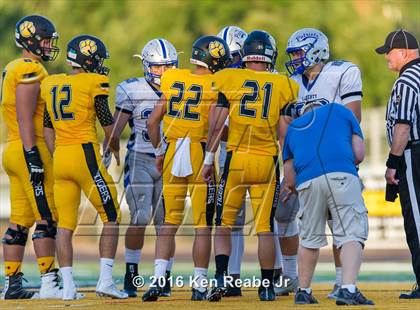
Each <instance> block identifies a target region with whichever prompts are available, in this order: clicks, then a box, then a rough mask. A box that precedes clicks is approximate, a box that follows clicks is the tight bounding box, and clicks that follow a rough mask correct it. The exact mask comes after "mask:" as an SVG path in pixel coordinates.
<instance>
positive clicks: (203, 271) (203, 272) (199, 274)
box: [193, 267, 207, 293]
mask: <svg viewBox="0 0 420 310" xmlns="http://www.w3.org/2000/svg"><path fill="white" fill-rule="evenodd" d="M194 278H195V279H196V280H197V281H196V282H197V284H198V285H196V283H193V284H194V285H193V287H194V288H195V289H196V290H198V291H200V292H201V293H203V292H204V291H205V290H206V286H205V285H204V284H205V282H202V281H203V280H204V281H205V280H207V268H200V267H196V268H194Z"/></svg>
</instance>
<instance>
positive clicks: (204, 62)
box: [143, 36, 230, 301]
mask: <svg viewBox="0 0 420 310" xmlns="http://www.w3.org/2000/svg"><path fill="white" fill-rule="evenodd" d="M190 61H191V63H192V64H194V65H196V67H195V69H194V71H193V72H191V71H190V70H185V69H169V70H167V71H166V72H165V73H164V74H163V75H162V79H161V89H162V93H163V95H162V98H161V99H160V100H159V102H158V104H157V105H156V107H155V109H154V110H153V112H152V114H151V115H150V117H149V120H148V129H149V136H150V139H151V141H152V144H153V146H154V147H155V148H156V150H155V154H156V167H157V169H158V170H159V171H161V172H162V173H163V198H164V206H165V222H164V223H163V225H162V226H161V227H160V229H159V234H158V238H157V240H156V254H155V257H156V259H155V283H152V285H151V287H150V288H149V290H148V291H147V292H146V293H145V294H144V295H143V301H155V300H157V298H158V296H159V293H160V286H161V285H160V284H161V281H160V280H161V279H164V278H165V271H166V269H167V264H168V260H169V258H170V257H171V255H172V249H173V246H174V238H175V234H176V232H177V230H178V227H179V226H180V225H181V223H182V220H183V213H184V204H185V198H186V196H187V193H188V192H189V193H190V196H191V208H192V213H193V220H194V226H195V239H194V244H193V249H192V252H193V260H194V266H195V270H194V279H195V280H196V281H194V283H193V287H192V297H191V300H193V301H197V300H205V299H206V292H207V288H206V285H205V283H204V281H206V280H207V269H208V265H209V260H210V252H211V227H212V225H213V215H214V198H215V184H214V183H215V179H213V180H212V182H209V184H206V183H205V182H203V180H202V179H201V168H202V165H203V160H204V151H205V147H206V138H207V129H208V123H209V118H211V117H212V115H213V110H214V108H215V103H216V100H217V94H216V93H215V92H214V91H213V90H212V84H213V73H215V72H218V71H219V70H221V69H223V68H225V67H226V65H227V64H228V63H229V62H230V52H229V47H228V46H227V44H226V42H225V41H224V40H222V39H220V38H218V37H215V36H204V37H201V38H199V39H198V40H196V41H195V42H194V44H193V48H192V56H191V59H190ZM162 120H163V134H164V136H165V139H166V142H167V147H166V150H165V147H164V145H163V144H162V140H161V134H160V122H161V121H162Z"/></svg>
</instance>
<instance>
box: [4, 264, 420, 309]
mask: <svg viewBox="0 0 420 310" xmlns="http://www.w3.org/2000/svg"><path fill="white" fill-rule="evenodd" d="M98 265H99V264H98V263H97V262H95V261H89V262H86V261H84V262H81V261H78V262H75V264H74V270H75V279H76V285H77V286H78V287H79V291H80V292H83V293H85V294H86V298H85V299H83V300H78V301H71V302H64V301H60V300H31V301H28V300H26V301H4V300H2V301H0V310H1V309H50V308H52V309H60V308H68V307H75V308H81V309H97V310H99V309H100V310H103V309H111V308H112V309H133V308H137V307H141V308H144V309H151V308H153V309H167V308H170V309H186V308H191V307H198V308H200V309H214V308H225V309H257V308H258V309H259V310H260V309H274V308H281V309H291V308H295V307H297V306H296V305H295V304H294V299H293V295H290V296H287V297H278V298H277V300H276V301H275V302H260V301H259V300H258V296H257V289H256V288H247V289H243V296H242V297H233V298H232V297H230V298H224V299H223V300H222V302H218V303H210V302H207V301H203V302H192V301H190V298H191V291H190V287H189V286H188V280H187V279H188V276H189V274H190V273H191V270H192V263H190V262H185V261H178V262H175V265H174V270H173V276H174V277H175V278H176V277H182V278H183V279H186V280H185V286H184V287H183V288H175V289H173V294H172V296H171V297H166V298H160V299H159V301H158V302H154V303H143V302H142V301H141V298H140V297H141V295H142V294H143V292H144V291H145V290H146V288H147V285H148V284H147V283H146V284H145V286H144V287H142V288H141V289H139V294H138V295H139V296H138V297H137V298H130V299H128V300H115V299H109V298H100V297H97V296H96V295H95V284H96V281H97V277H98V274H99V266H98ZM1 268H2V266H1V265H0V270H1ZM124 271H125V266H124V265H123V264H121V263H117V264H116V265H115V269H114V278H115V280H116V283H117V287H119V288H122V282H123V275H124ZM24 272H25V277H26V278H27V280H28V283H26V285H28V286H29V287H39V284H40V283H39V276H38V270H37V268H36V266H35V264H25V265H24ZM139 272H140V274H141V275H143V277H144V278H145V280H146V282H147V278H148V276H150V275H152V274H153V264H152V263H151V262H150V261H145V262H144V263H143V264H142V265H141V266H140V269H139ZM213 274H214V265H213V264H211V265H210V268H209V277H212V275H213ZM253 275H256V276H257V277H259V266H258V264H257V263H255V262H246V263H244V265H243V269H242V279H250V278H252V276H253ZM334 277H335V275H334V266H333V264H332V263H330V262H328V263H327V262H320V263H319V264H318V266H317V269H316V271H315V275H314V283H313V290H314V293H313V294H314V296H315V297H316V298H317V299H318V301H319V304H318V305H310V306H307V308H311V309H335V308H336V307H337V306H336V305H335V302H334V301H331V300H329V299H327V298H326V295H327V294H328V293H329V292H330V290H331V287H332V284H333V282H334ZM413 283H414V278H413V276H412V271H411V264H410V263H409V262H405V261H400V262H366V263H364V264H363V265H362V269H361V272H360V275H359V283H358V287H359V288H360V290H361V291H362V292H363V294H364V295H365V296H366V297H368V298H369V299H372V300H373V301H374V302H375V304H376V305H375V306H369V307H368V308H371V309H407V310H416V309H419V310H420V300H417V301H416V300H408V301H407V300H400V299H398V296H399V294H400V293H401V292H402V291H409V290H411V288H412V284H413ZM2 285H3V283H1V284H0V286H2ZM301 307H302V306H299V308H301ZM303 308H305V307H304V306H303ZM366 308H367V306H363V307H354V308H353V307H352V308H351V309H366Z"/></svg>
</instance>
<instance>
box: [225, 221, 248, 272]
mask: <svg viewBox="0 0 420 310" xmlns="http://www.w3.org/2000/svg"><path fill="white" fill-rule="evenodd" d="M231 240H232V249H231V252H230V256H229V266H228V270H229V274H241V262H242V256H243V255H244V232H243V230H242V229H240V230H233V231H232V234H231Z"/></svg>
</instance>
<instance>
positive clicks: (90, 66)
mask: <svg viewBox="0 0 420 310" xmlns="http://www.w3.org/2000/svg"><path fill="white" fill-rule="evenodd" d="M108 58H109V54H108V51H107V49H106V46H105V44H104V43H103V42H102V41H101V40H100V39H99V38H97V37H94V36H91V35H88V34H83V35H79V36H76V37H74V38H73V39H71V41H70V42H69V43H68V44H67V62H68V63H69V64H70V65H71V66H73V67H77V68H82V69H83V70H85V71H86V72H92V73H98V74H103V75H108V73H109V68H107V67H104V65H103V64H104V61H105V59H108Z"/></svg>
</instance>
